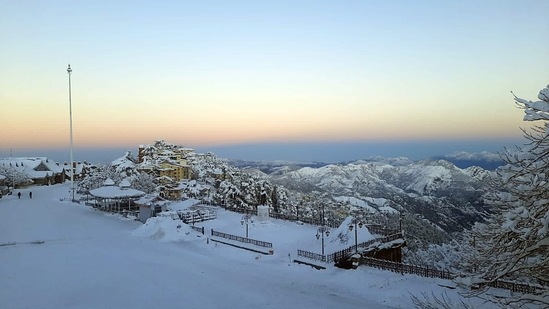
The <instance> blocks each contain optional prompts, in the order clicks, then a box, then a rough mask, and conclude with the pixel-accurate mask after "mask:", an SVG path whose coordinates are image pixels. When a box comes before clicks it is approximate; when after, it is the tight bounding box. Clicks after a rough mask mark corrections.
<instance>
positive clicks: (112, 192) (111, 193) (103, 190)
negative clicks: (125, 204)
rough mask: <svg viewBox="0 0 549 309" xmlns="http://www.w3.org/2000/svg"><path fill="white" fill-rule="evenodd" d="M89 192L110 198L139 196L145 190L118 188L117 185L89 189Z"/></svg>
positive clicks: (96, 195) (143, 193)
mask: <svg viewBox="0 0 549 309" xmlns="http://www.w3.org/2000/svg"><path fill="white" fill-rule="evenodd" d="M90 194H91V195H93V196H95V197H100V198H112V199H117V198H118V199H121V198H129V197H133V198H136V197H141V196H143V195H145V192H143V191H139V190H136V189H131V188H120V187H117V186H105V187H100V188H97V189H93V190H90Z"/></svg>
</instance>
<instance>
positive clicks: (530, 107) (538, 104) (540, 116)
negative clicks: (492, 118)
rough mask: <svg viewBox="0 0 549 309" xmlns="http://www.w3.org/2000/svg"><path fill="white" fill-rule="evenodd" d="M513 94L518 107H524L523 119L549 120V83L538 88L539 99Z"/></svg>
mask: <svg viewBox="0 0 549 309" xmlns="http://www.w3.org/2000/svg"><path fill="white" fill-rule="evenodd" d="M511 93H513V92H511ZM513 96H514V97H515V102H516V104H517V105H518V106H519V108H522V109H524V113H525V114H526V115H524V120H525V121H537V120H549V85H547V87H545V88H543V89H541V90H540V92H539V94H538V99H539V100H540V101H530V100H525V99H522V98H519V97H517V96H516V95H515V94H514V93H513Z"/></svg>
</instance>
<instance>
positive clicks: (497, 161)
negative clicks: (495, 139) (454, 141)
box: [434, 151, 505, 170]
mask: <svg viewBox="0 0 549 309" xmlns="http://www.w3.org/2000/svg"><path fill="white" fill-rule="evenodd" d="M434 159H442V160H446V161H449V162H452V163H453V164H454V165H456V166H458V167H460V168H467V167H471V166H479V167H482V168H484V169H487V170H495V169H496V168H498V167H500V166H502V165H504V164H505V162H504V161H503V160H502V159H501V157H500V155H499V154H497V153H492V152H488V151H482V152H476V153H470V152H465V151H458V152H454V153H451V154H449V155H444V156H438V157H435V158H434Z"/></svg>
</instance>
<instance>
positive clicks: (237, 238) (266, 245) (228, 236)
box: [211, 229, 273, 248]
mask: <svg viewBox="0 0 549 309" xmlns="http://www.w3.org/2000/svg"><path fill="white" fill-rule="evenodd" d="M211 235H212V236H216V237H221V238H225V239H230V240H234V241H238V242H243V243H247V244H252V245H256V246H259V247H264V248H272V247H273V244H272V243H270V242H266V241H261V240H255V239H251V238H246V237H241V236H236V235H232V234H227V233H223V232H218V231H214V230H213V229H212V234H211Z"/></svg>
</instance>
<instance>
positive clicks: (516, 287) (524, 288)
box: [487, 280, 539, 294]
mask: <svg viewBox="0 0 549 309" xmlns="http://www.w3.org/2000/svg"><path fill="white" fill-rule="evenodd" d="M487 285H488V286H489V287H493V288H500V289H506V290H509V291H512V292H520V293H526V294H534V293H536V291H537V290H538V289H539V288H538V287H535V286H532V285H528V284H524V283H517V282H510V281H502V280H497V281H492V282H488V283H487Z"/></svg>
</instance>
